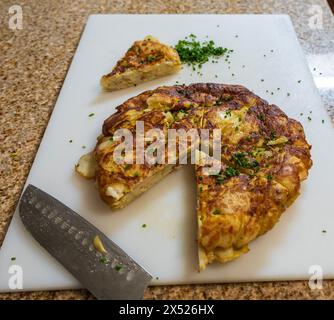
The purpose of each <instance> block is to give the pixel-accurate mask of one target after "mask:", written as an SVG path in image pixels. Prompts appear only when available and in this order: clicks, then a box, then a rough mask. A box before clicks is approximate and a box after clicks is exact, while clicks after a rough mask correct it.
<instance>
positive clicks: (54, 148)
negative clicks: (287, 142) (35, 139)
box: [0, 15, 334, 291]
mask: <svg viewBox="0 0 334 320" xmlns="http://www.w3.org/2000/svg"><path fill="white" fill-rule="evenodd" d="M190 33H194V34H196V35H197V36H198V37H199V38H200V39H202V40H205V39H206V36H208V37H209V38H210V39H214V41H215V42H216V44H219V45H223V46H226V47H228V48H230V49H234V53H233V54H231V59H230V60H231V64H230V65H228V64H226V62H224V59H221V60H220V62H219V64H211V63H209V64H207V65H206V66H204V67H203V70H202V73H203V76H199V75H197V74H196V73H194V74H193V75H191V70H190V68H187V67H185V68H184V70H182V71H181V72H180V73H179V74H177V75H173V76H170V77H166V78H163V79H159V80H156V81H152V82H149V83H146V84H142V85H139V86H137V87H136V88H130V89H126V90H121V91H118V92H115V93H102V92H101V90H100V87H99V78H100V76H101V75H102V74H105V73H107V72H108V71H109V70H110V69H111V67H112V66H113V65H114V64H115V62H116V61H117V59H118V58H120V57H121V56H122V54H123V53H124V52H125V51H126V50H127V49H128V48H129V46H130V45H131V44H132V42H133V41H134V40H137V39H142V38H144V37H145V36H146V35H149V34H152V35H154V36H155V37H157V38H158V39H160V40H161V41H163V42H166V43H169V44H172V45H174V44H176V42H177V41H178V40H179V39H183V38H184V37H185V36H187V35H189V34H190ZM272 50H273V52H272ZM264 55H265V56H264ZM228 66H230V69H229V68H228ZM233 74H234V75H233ZM215 75H217V77H216V76H215ZM261 79H264V81H263V82H262V81H261ZM298 80H302V81H301V82H300V83H298ZM176 81H178V82H179V83H186V84H189V83H193V82H220V83H232V84H241V85H244V86H246V87H248V88H250V89H251V90H253V91H254V92H255V93H256V94H258V95H260V96H261V97H263V98H265V99H267V100H268V101H270V102H271V103H275V104H277V105H279V106H280V107H281V108H282V109H283V110H284V111H285V112H286V113H287V114H288V115H289V116H290V117H293V118H296V119H298V120H300V121H301V122H302V124H303V125H304V128H305V131H306V136H307V138H308V140H309V142H310V143H311V144H312V145H313V148H312V157H313V161H314V166H313V168H312V169H311V171H310V176H309V178H308V180H307V181H306V182H305V183H303V186H302V192H301V196H300V197H299V198H298V199H297V201H296V202H295V203H294V204H293V206H292V207H290V208H289V209H288V210H287V211H286V213H285V214H284V215H283V217H282V219H281V220H280V222H279V223H278V224H277V225H276V226H275V228H274V229H273V230H272V231H270V232H268V233H267V234H266V235H264V236H262V237H260V238H258V239H257V240H256V241H254V242H253V243H252V244H251V245H250V248H251V250H250V252H249V253H248V254H246V255H244V256H242V257H241V258H239V259H237V260H235V261H233V262H231V263H228V264H225V265H219V264H215V265H211V266H209V267H208V268H207V269H206V270H205V271H203V272H201V273H200V274H199V273H198V272H197V271H196V268H197V252H196V241H195V239H196V217H195V204H196V198H195V183H194V176H193V168H192V167H191V166H186V167H184V168H182V169H181V170H179V171H178V172H175V173H173V174H171V175H169V176H168V177H167V178H166V179H164V180H163V181H162V182H160V183H159V184H158V185H157V186H155V187H154V188H153V189H151V190H150V191H148V192H147V193H145V194H144V195H143V196H141V197H140V198H139V199H137V200H136V201H134V202H133V203H132V204H130V205H129V206H128V207H126V208H125V209H123V210H119V212H116V213H111V212H110V211H109V209H108V207H107V206H106V205H105V204H104V203H103V202H102V201H101V200H100V199H99V197H98V194H97V192H96V190H95V188H94V185H93V183H92V182H90V181H86V180H84V179H82V178H80V177H79V176H78V175H76V174H75V173H74V171H73V168H74V164H75V163H76V162H77V160H78V158H79V157H80V155H81V154H83V153H85V152H87V151H88V150H90V149H92V148H93V147H94V144H95V141H96V137H97V136H98V135H99V133H100V130H101V125H102V122H103V120H104V119H105V118H106V117H107V116H109V115H110V114H111V113H113V112H114V110H115V107H116V106H117V105H119V104H121V103H122V102H123V101H125V100H126V99H128V98H130V97H131V96H135V95H137V94H139V93H140V92H142V91H144V90H147V89H151V88H155V87H157V86H159V85H172V84H175V82H176ZM277 88H280V90H278V89H277ZM266 90H268V91H269V92H266ZM271 92H273V93H274V94H273V95H271ZM287 92H290V93H291V95H290V96H288V95H287ZM311 111H312V114H310V112H311ZM90 113H95V116H93V117H89V116H88V115H89V114H90ZM300 113H303V116H301V115H300ZM308 115H310V116H311V118H312V120H311V121H309V120H308V119H307V116H308ZM323 119H324V120H325V123H322V120H323ZM70 139H73V143H69V140H70ZM333 143H334V130H333V128H332V126H331V124H330V120H329V117H328V116H327V114H326V112H325V110H324V108H323V105H322V102H321V100H320V97H319V95H318V92H317V90H316V88H315V86H314V83H313V80H312V76H311V74H310V72H309V70H308V66H307V64H306V60H305V58H304V56H303V53H302V50H301V48H300V46H299V44H298V41H297V38H296V35H295V33H294V30H293V27H292V24H291V22H290V19H289V17H287V16H273V15H270V16H269V15H263V16H262V15H187V16H181V15H169V16H164V15H93V16H90V18H89V20H88V23H87V26H86V28H85V31H84V33H83V35H82V38H81V41H80V44H79V46H78V49H77V52H76V54H75V56H74V59H73V62H72V64H71V67H70V69H69V71H68V74H67V76H66V79H65V82H64V85H63V88H62V90H61V92H60V95H59V98H58V101H57V103H56V106H55V109H54V111H53V114H52V117H51V119H50V122H49V125H48V128H47V130H46V132H45V134H44V138H43V141H42V143H41V145H40V148H39V150H38V153H37V156H36V158H35V161H34V164H33V166H32V169H31V171H30V174H29V177H28V180H27V183H31V184H34V185H36V186H37V187H39V188H41V189H43V190H45V191H47V192H48V193H50V194H51V195H53V196H54V197H56V198H58V199H59V200H61V201H62V202H63V203H65V204H66V205H68V206H69V207H71V208H72V209H73V210H75V211H76V212H78V213H80V214H81V215H82V216H84V217H85V218H86V219H87V220H89V221H90V222H91V223H93V224H94V225H95V226H96V227H98V228H99V229H101V230H102V231H103V232H104V233H105V234H106V235H108V236H109V237H110V238H111V239H112V240H114V241H115V242H116V243H117V244H119V246H120V247H122V248H123V249H124V250H125V251H126V252H127V253H129V254H130V255H131V256H132V257H134V258H135V260H137V261H138V262H139V263H140V264H142V265H143V266H144V267H145V268H146V269H147V270H149V271H150V272H151V273H152V275H153V276H154V277H159V280H154V281H153V282H152V284H153V285H154V284H180V283H209V282H234V281H263V280H294V279H308V278H309V276H310V275H309V268H310V266H312V265H320V266H321V267H322V270H323V273H324V277H325V278H334V258H333V257H332V254H331V252H332V251H333V249H334V217H333V214H334V209H333V199H334V187H333V181H334V169H333V165H334V151H333V150H334V149H333ZM82 146H86V149H85V150H84V149H83V148H82ZM143 224H146V225H147V227H146V228H142V225H143ZM322 230H326V231H327V233H324V232H322ZM11 257H16V261H11ZM12 264H17V265H20V266H21V267H22V268H23V287H24V288H23V289H24V290H44V289H66V288H78V287H80V284H79V283H78V282H77V281H76V280H75V279H74V278H73V277H72V276H71V275H70V274H68V273H67V271H66V270H64V268H63V267H62V266H61V265H59V264H58V262H57V261H55V260H54V259H53V258H52V257H51V256H49V254H48V253H47V252H46V251H44V249H42V248H41V247H40V246H39V245H38V244H37V242H35V240H34V239H33V238H32V237H31V236H30V235H29V234H28V233H27V232H26V231H25V229H24V227H23V226H22V223H21V221H20V219H19V217H18V213H17V212H15V215H14V218H13V220H12V223H11V225H10V227H9V230H8V233H7V236H6V238H5V241H4V243H3V246H2V248H1V250H0V291H10V290H9V289H8V279H9V276H10V275H9V274H8V269H9V266H10V265H12Z"/></svg>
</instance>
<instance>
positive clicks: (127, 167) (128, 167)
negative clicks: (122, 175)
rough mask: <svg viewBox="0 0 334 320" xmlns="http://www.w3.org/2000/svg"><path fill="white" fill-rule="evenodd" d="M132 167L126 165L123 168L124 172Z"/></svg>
mask: <svg viewBox="0 0 334 320" xmlns="http://www.w3.org/2000/svg"><path fill="white" fill-rule="evenodd" d="M131 167H132V165H131V164H129V163H128V164H126V165H125V167H124V170H129V169H131Z"/></svg>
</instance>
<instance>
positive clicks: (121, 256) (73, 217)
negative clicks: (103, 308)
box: [19, 185, 152, 300]
mask: <svg viewBox="0 0 334 320" xmlns="http://www.w3.org/2000/svg"><path fill="white" fill-rule="evenodd" d="M19 213H20V217H21V220H22V222H23V224H24V226H25V227H26V229H27V230H28V231H29V232H30V233H31V234H32V235H33V237H34V238H35V239H36V240H37V241H38V242H39V243H40V244H41V245H42V246H43V247H44V248H45V249H46V250H47V251H48V252H49V253H50V254H51V255H52V256H53V257H54V258H56V259H57V260H58V261H59V262H60V263H61V264H62V265H63V266H64V267H65V268H66V269H67V270H68V271H69V272H70V273H71V274H72V275H73V276H74V277H75V278H77V280H79V282H80V283H81V284H82V285H83V286H84V287H85V288H87V289H88V290H89V291H90V292H91V293H92V294H93V295H94V296H95V297H96V298H98V299H103V300H105V299H115V300H118V299H126V300H128V299H129V300H131V299H141V298H142V297H143V294H144V290H145V288H146V287H147V285H148V283H149V282H150V280H151V279H152V276H151V275H150V274H149V273H148V272H147V271H146V270H144V268H142V267H141V266H140V265H139V264H138V263H136V262H135V261H134V260H133V259H132V258H131V257H130V256H129V255H127V254H126V253H125V252H124V251H123V250H122V249H121V248H120V247H118V246H117V245H116V244H115V243H114V242H112V241H111V240H110V239H109V238H108V237H107V236H105V235H104V234H103V233H102V232H101V231H100V230H98V229H97V228H95V227H94V226H93V225H92V224H91V223H89V222H88V221H87V220H85V219H84V218H82V217H81V216H80V215H78V214H77V213H75V212H74V211H73V210H71V209H70V208H69V207H67V206H65V205H64V204H63V203H61V202H60V201H58V200H57V199H55V198H54V197H52V196H51V195H49V194H47V193H46V192H44V191H42V190H40V189H38V188H37V187H35V186H33V185H28V187H27V188H26V190H25V192H24V193H23V195H22V197H21V200H20V203H19ZM97 244H98V245H97Z"/></svg>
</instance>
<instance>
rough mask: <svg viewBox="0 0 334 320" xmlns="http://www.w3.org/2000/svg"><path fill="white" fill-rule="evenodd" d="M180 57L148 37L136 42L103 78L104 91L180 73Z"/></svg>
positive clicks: (168, 47)
mask: <svg viewBox="0 0 334 320" xmlns="http://www.w3.org/2000/svg"><path fill="white" fill-rule="evenodd" d="M180 68H181V61H180V57H179V55H178V53H177V51H176V50H175V49H173V48H172V47H170V46H168V45H166V44H163V43H161V42H159V40H157V39H155V38H153V37H151V36H148V37H146V38H145V39H144V40H141V41H136V42H135V43H134V44H133V45H132V47H131V48H130V49H129V50H128V51H127V52H126V54H125V56H124V57H123V58H122V59H121V60H119V61H118V62H117V64H116V66H115V67H114V69H113V70H112V71H111V73H109V74H107V75H104V76H102V78H101V86H102V87H103V89H104V90H107V91H114V90H118V89H123V88H128V87H132V86H134V85H137V84H139V83H142V82H145V81H149V80H153V79H156V78H160V77H163V76H166V75H169V74H173V73H175V72H177V71H179V70H180Z"/></svg>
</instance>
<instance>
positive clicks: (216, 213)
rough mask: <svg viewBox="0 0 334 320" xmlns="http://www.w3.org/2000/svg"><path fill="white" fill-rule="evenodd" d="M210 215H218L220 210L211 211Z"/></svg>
mask: <svg viewBox="0 0 334 320" xmlns="http://www.w3.org/2000/svg"><path fill="white" fill-rule="evenodd" d="M212 214H214V215H218V214H220V210H219V209H215V210H213V212H212Z"/></svg>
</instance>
